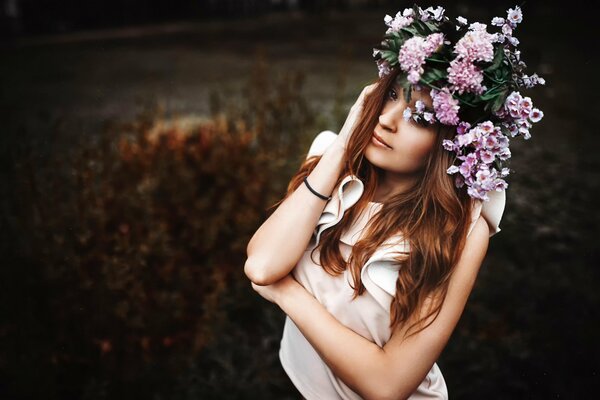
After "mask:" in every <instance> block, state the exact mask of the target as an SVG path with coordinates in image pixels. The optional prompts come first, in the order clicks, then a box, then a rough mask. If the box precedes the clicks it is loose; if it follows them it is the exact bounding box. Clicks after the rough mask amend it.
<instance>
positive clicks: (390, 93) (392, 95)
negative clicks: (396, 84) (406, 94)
mask: <svg viewBox="0 0 600 400" xmlns="http://www.w3.org/2000/svg"><path fill="white" fill-rule="evenodd" d="M388 97H389V98H391V99H392V100H393V101H396V100H398V93H396V90H395V89H394V88H390V90H388Z"/></svg>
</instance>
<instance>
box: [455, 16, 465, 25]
mask: <svg viewBox="0 0 600 400" xmlns="http://www.w3.org/2000/svg"><path fill="white" fill-rule="evenodd" d="M456 21H458V23H459V24H460V25H467V19H466V18H465V17H456Z"/></svg>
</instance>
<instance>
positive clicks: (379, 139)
mask: <svg viewBox="0 0 600 400" xmlns="http://www.w3.org/2000/svg"><path fill="white" fill-rule="evenodd" d="M373 136H375V138H376V139H377V140H378V141H380V142H381V143H383V144H385V145H386V146H387V147H389V148H390V149H391V148H392V146H390V145H389V144H387V142H386V141H385V140H383V139H382V138H381V136H379V135H378V134H377V132H373Z"/></svg>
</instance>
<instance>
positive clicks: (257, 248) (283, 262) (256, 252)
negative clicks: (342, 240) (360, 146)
mask: <svg viewBox="0 0 600 400" xmlns="http://www.w3.org/2000/svg"><path fill="white" fill-rule="evenodd" d="M374 87H375V84H371V85H368V86H366V87H365V88H364V89H363V90H362V92H361V93H360V95H359V96H358V99H357V100H356V102H355V103H354V105H352V107H351V108H350V112H349V113H348V117H346V121H345V122H344V125H343V126H342V128H341V129H340V132H339V134H338V135H337V137H336V138H335V140H334V141H333V143H332V144H331V145H329V147H327V149H326V150H325V152H324V153H323V155H322V156H321V159H320V160H319V162H318V163H317V165H316V167H315V168H314V169H313V171H311V173H310V174H309V175H308V177H307V180H308V183H309V184H310V185H311V186H312V187H313V189H315V190H316V191H317V192H319V193H321V194H323V195H325V196H329V195H330V194H331V193H332V192H333V189H334V186H335V183H336V182H337V180H338V178H339V177H340V175H341V173H342V170H343V158H344V153H345V151H346V148H347V145H348V140H349V138H350V136H351V134H352V132H353V129H354V126H355V125H356V122H357V121H358V118H359V117H360V115H361V114H362V110H363V102H364V99H365V96H366V95H367V94H368V93H370V92H371V91H372V90H373V89H374ZM326 204H327V203H326V202H325V201H324V200H322V199H320V198H318V197H317V196H315V195H314V194H313V193H311V192H310V190H309V189H308V188H307V187H306V185H304V184H302V185H300V186H299V187H298V188H297V189H296V190H295V191H294V192H293V193H292V194H291V195H290V196H289V197H288V198H287V199H285V200H284V201H283V202H282V203H281V204H280V205H279V207H278V208H277V209H276V210H275V212H273V214H271V216H270V217H269V218H267V220H266V221H265V222H264V223H263V224H262V225H261V226H260V227H259V228H258V230H257V231H256V233H254V235H253V236H252V238H251V239H250V242H248V246H247V248H246V253H247V260H246V263H245V265H244V272H245V273H246V276H247V277H248V278H249V279H250V280H251V281H252V282H253V283H255V284H258V285H263V286H264V285H270V284H272V283H273V282H277V281H278V280H280V279H281V278H283V277H284V276H286V275H287V274H288V273H289V272H290V271H291V270H292V269H293V268H294V267H295V266H296V263H297V262H298V260H299V259H300V257H302V254H303V253H304V251H305V250H306V247H307V246H308V243H309V241H310V238H311V236H312V233H313V231H314V230H315V227H316V226H317V222H318V221H319V217H320V216H321V214H322V213H323V210H324V209H325V205H326Z"/></svg>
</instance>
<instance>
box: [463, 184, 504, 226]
mask: <svg viewBox="0 0 600 400" xmlns="http://www.w3.org/2000/svg"><path fill="white" fill-rule="evenodd" d="M488 197H489V201H482V200H475V204H474V207H473V213H472V216H471V226H470V227H469V235H470V234H471V231H472V230H473V227H474V226H475V223H476V222H477V219H479V216H480V215H481V216H482V217H483V219H485V221H486V222H487V224H488V227H489V229H490V237H492V236H494V235H495V234H496V233H498V232H500V231H501V229H500V221H501V220H502V215H503V214H504V208H505V205H506V192H505V191H504V190H502V191H500V192H498V191H490V192H488Z"/></svg>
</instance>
